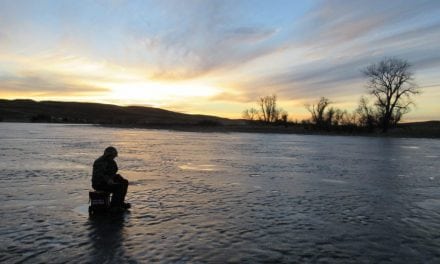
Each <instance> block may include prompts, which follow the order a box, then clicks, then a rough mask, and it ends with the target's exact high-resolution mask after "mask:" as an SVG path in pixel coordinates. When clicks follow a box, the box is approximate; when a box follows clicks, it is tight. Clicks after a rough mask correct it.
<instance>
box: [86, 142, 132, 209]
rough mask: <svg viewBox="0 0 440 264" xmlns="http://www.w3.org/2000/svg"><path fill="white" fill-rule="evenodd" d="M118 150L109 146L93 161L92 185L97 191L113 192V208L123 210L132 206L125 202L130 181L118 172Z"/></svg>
mask: <svg viewBox="0 0 440 264" xmlns="http://www.w3.org/2000/svg"><path fill="white" fill-rule="evenodd" d="M117 156H118V151H117V150H116V148H114V147H111V146H110V147H107V148H106V149H105V150H104V154H103V155H102V156H101V157H99V158H98V159H97V160H95V162H94V163H93V174H92V187H93V189H95V190H97V191H105V192H109V193H112V194H113V195H112V200H111V203H110V205H111V209H112V210H114V211H122V210H124V209H128V208H130V204H129V203H125V195H126V194H127V188H128V181H127V180H126V179H124V178H123V177H122V176H121V175H119V174H117V172H118V165H117V164H116V162H115V160H114V159H115V158H116V157H117Z"/></svg>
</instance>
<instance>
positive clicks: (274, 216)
mask: <svg viewBox="0 0 440 264" xmlns="http://www.w3.org/2000/svg"><path fill="white" fill-rule="evenodd" d="M108 145H113V146H115V147H117V148H118V150H119V157H118V158H117V162H118V165H119V167H120V172H121V174H122V175H123V176H125V177H126V178H128V179H129V180H130V182H131V185H130V186H129V193H128V195H127V198H128V200H129V201H130V202H131V203H132V205H133V208H132V209H131V212H130V213H127V214H125V215H122V216H111V217H106V218H99V217H98V218H95V217H93V218H90V217H89V216H88V213H87V202H88V190H89V189H90V178H91V166H92V163H93V161H94V160H95V159H96V158H97V157H99V156H100V155H101V153H102V151H103V150H104V148H105V147H107V146H108ZM439 155H440V141H439V140H433V139H395V138H368V137H337V136H307V135H274V134H245V133H243V134H241V133H189V132H172V131H159V130H138V129H114V128H103V127H96V126H83V125H54V124H12V123H0V174H1V175H0V200H1V201H2V202H1V205H0V210H1V218H0V239H1V241H2V243H0V262H2V263H13V262H27V263H37V262H57V263H64V262H73V263H102V262H105V263H121V262H129V263H136V262H140V263H151V262H154V261H155V262H162V263H225V262H231V263H234V262H237V263H264V262H266V263H267V262H281V263H282V262H284V263H292V262H299V263H304V262H315V263H316V262H323V263H325V262H331V263H332V262H343V263H378V262H398V263H439V262H440V165H439V164H440V163H439Z"/></svg>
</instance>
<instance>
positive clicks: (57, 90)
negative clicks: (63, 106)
mask: <svg viewBox="0 0 440 264" xmlns="http://www.w3.org/2000/svg"><path fill="white" fill-rule="evenodd" d="M0 91H4V92H15V93H17V92H20V93H25V92H35V91H38V93H39V94H41V95H85V94H93V93H104V92H107V91H109V90H108V89H106V88H102V87H96V86H90V85H84V84H75V83H73V82H72V81H71V80H70V79H68V77H67V76H55V75H47V74H44V73H33V72H21V73H20V74H19V75H17V74H7V73H3V74H0Z"/></svg>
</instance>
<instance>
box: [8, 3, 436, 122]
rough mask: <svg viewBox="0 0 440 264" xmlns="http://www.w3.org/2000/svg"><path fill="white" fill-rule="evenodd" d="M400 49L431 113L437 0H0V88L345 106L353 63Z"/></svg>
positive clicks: (358, 89) (216, 108)
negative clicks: (268, 98)
mask: <svg viewBox="0 0 440 264" xmlns="http://www.w3.org/2000/svg"><path fill="white" fill-rule="evenodd" d="M384 57H398V58H402V59H406V60H408V61H409V62H410V63H411V64H412V65H413V67H412V70H413V71H414V73H415V80H416V83H417V85H418V86H419V87H421V88H422V90H423V94H421V95H419V96H417V97H415V98H414V99H415V102H416V104H417V105H416V106H415V108H414V109H413V110H412V112H411V113H410V114H408V115H407V116H406V118H405V120H406V121H417V120H440V104H439V102H440V1H438V0H432V1H424V0H417V1H415V0H414V1H409V0H408V1H399V0H390V1H383V0H377V1H373V0H368V1H367V0H365V1H352V0H329V1H305V0H304V1H293V0H285V1H282V0H272V1H265V0H261V1H251V0H242V1H240V0H231V1H227V0H225V1H221V0H156V1H147V0H139V1H136V0H127V1H124V0H108V1H107V0H95V1H83V0H78V1H61V0H58V1H57V0H54V1H43V0H41V1H40V0H39V1H32V0H28V1H18V0H0V98H3V99H16V98H31V99H35V100H60V101H88V102H101V103H112V104H118V105H146V106H156V107H161V108H165V109H168V110H173V111H179V112H185V113H197V114H210V115H217V116H224V117H232V118H238V117H240V116H241V113H242V111H243V110H244V109H246V108H249V107H251V106H253V105H255V102H256V100H257V99H258V98H259V97H260V96H264V95H270V94H277V95H278V98H279V105H280V106H281V107H282V108H284V109H285V110H287V111H288V112H289V114H290V116H291V118H293V119H302V118H304V117H307V116H308V114H307V110H306V109H305V108H304V104H306V103H313V102H315V101H317V100H318V99H319V98H320V97H321V96H325V97H328V98H330V100H331V101H332V102H334V105H335V106H338V107H341V108H343V109H347V110H352V109H354V108H355V107H356V105H357V103H358V100H359V98H360V96H361V95H362V94H365V93H366V88H365V85H366V79H365V77H363V76H362V73H361V70H362V69H363V68H365V67H366V66H368V65H369V64H371V63H374V62H377V61H379V60H380V59H382V58H384Z"/></svg>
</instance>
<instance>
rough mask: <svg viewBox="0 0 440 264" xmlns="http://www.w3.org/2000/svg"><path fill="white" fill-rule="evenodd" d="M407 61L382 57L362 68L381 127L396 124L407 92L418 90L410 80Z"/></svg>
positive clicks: (405, 109) (408, 96)
mask: <svg viewBox="0 0 440 264" xmlns="http://www.w3.org/2000/svg"><path fill="white" fill-rule="evenodd" d="M410 67H411V65H410V64H409V63H408V62H407V61H406V60H401V59H397V58H385V59H383V60H382V61H380V62H378V63H375V64H372V65H370V66H368V67H367V68H366V69H365V70H363V73H364V75H365V76H366V77H367V78H368V79H369V83H368V90H369V92H370V94H372V95H373V96H374V97H375V98H376V102H375V105H376V107H377V110H378V113H379V115H380V116H379V119H380V120H379V121H380V123H381V127H382V131H383V132H387V130H388V129H389V127H390V126H391V125H393V124H397V123H398V122H399V121H400V120H401V118H402V116H403V115H404V114H406V113H408V112H409V110H410V105H411V104H412V103H413V102H412V101H411V96H413V95H416V94H418V93H420V89H419V87H417V86H416V85H415V84H414V83H413V75H414V74H413V72H411V71H410V70H409V69H410Z"/></svg>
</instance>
